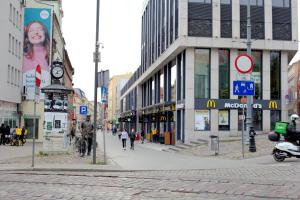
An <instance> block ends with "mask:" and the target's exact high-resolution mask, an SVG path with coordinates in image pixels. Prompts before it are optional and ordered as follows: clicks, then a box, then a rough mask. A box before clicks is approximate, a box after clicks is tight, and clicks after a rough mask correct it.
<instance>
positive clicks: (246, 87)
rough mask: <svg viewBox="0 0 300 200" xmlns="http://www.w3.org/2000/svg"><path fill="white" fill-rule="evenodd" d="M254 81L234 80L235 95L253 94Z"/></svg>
mask: <svg viewBox="0 0 300 200" xmlns="http://www.w3.org/2000/svg"><path fill="white" fill-rule="evenodd" d="M254 89H255V87H254V81H233V95H238V96H253V95H254Z"/></svg>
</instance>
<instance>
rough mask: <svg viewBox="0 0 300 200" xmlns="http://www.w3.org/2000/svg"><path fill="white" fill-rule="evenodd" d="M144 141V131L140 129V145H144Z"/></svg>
mask: <svg viewBox="0 0 300 200" xmlns="http://www.w3.org/2000/svg"><path fill="white" fill-rule="evenodd" d="M144 140H145V131H144V129H142V131H141V141H142V144H144Z"/></svg>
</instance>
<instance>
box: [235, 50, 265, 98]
mask: <svg viewBox="0 0 300 200" xmlns="http://www.w3.org/2000/svg"><path fill="white" fill-rule="evenodd" d="M239 53H247V52H246V51H239ZM251 57H252V60H253V63H254V68H253V70H252V73H251V77H252V79H253V80H254V85H255V94H254V98H255V99H262V51H252V52H251Z"/></svg>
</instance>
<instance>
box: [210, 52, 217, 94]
mask: <svg viewBox="0 0 300 200" xmlns="http://www.w3.org/2000/svg"><path fill="white" fill-rule="evenodd" d="M210 55H211V59H210V60H211V61H210V64H211V65H210V68H211V71H210V98H212V99H217V98H219V81H217V80H219V52H218V49H211V53H210Z"/></svg>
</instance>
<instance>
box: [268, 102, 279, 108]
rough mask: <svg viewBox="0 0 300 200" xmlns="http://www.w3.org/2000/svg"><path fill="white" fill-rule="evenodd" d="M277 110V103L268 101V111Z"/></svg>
mask: <svg viewBox="0 0 300 200" xmlns="http://www.w3.org/2000/svg"><path fill="white" fill-rule="evenodd" d="M276 108H277V102H276V101H270V102H269V109H276Z"/></svg>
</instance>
